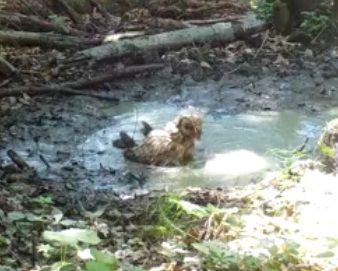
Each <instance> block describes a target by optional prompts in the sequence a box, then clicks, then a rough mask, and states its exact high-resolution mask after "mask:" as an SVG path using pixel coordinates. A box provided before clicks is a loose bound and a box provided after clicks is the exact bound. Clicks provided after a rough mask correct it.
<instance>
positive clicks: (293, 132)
mask: <svg viewBox="0 0 338 271" xmlns="http://www.w3.org/2000/svg"><path fill="white" fill-rule="evenodd" d="M100 110H103V111H104V112H105V113H106V114H107V115H108V116H110V117H109V118H108V119H107V120H106V127H105V128H104V129H101V130H93V132H92V134H90V135H88V136H84V137H83V138H84V139H83V140H81V141H80V142H79V144H74V143H72V140H67V141H65V143H64V144H59V145H57V146H53V145H51V143H50V142H47V141H45V142H44V141H43V140H42V141H41V140H40V142H39V146H38V148H39V151H38V152H37V153H36V154H35V155H30V156H29V155H28V154H27V152H26V149H27V146H28V145H31V146H35V145H36V144H35V143H34V142H33V141H32V142H31V143H29V142H24V143H23V144H21V145H14V146H13V148H14V149H15V150H16V151H18V152H19V153H20V154H22V155H23V156H25V157H27V159H28V160H27V161H29V162H30V163H31V164H32V165H34V166H35V167H37V168H38V169H39V171H40V173H46V167H45V165H44V164H43V163H42V162H41V161H40V160H39V158H38V154H43V155H44V156H45V157H46V158H47V159H48V160H49V162H50V163H51V166H52V168H53V169H54V172H56V171H57V170H58V169H60V168H62V167H64V166H67V165H70V164H74V163H75V164H77V165H80V168H81V169H82V170H83V171H85V172H87V173H88V174H84V177H83V178H86V179H88V181H90V182H91V183H92V184H93V187H95V188H106V187H110V188H114V189H117V190H118V189H119V188H121V187H125V186H126V184H125V183H121V182H118V181H116V178H114V177H113V176H112V175H110V174H107V172H106V173H105V174H103V175H102V174H101V173H102V169H105V170H107V169H109V168H112V169H116V170H117V171H119V172H121V171H122V172H123V171H124V170H125V171H126V172H127V171H130V172H133V173H135V174H137V175H140V174H142V175H143V176H145V177H146V179H147V182H146V183H145V187H146V188H150V189H157V188H163V187H186V186H232V185H241V184H246V183H249V182H252V181H255V180H257V179H258V177H260V176H261V175H262V174H263V173H264V172H266V171H269V170H274V169H276V168H278V166H279V162H280V161H279V160H278V159H277V158H276V156H275V154H274V151H273V150H275V149H289V150H291V149H294V148H296V147H297V146H299V145H301V144H303V142H304V140H305V138H306V137H309V138H310V143H309V146H311V144H313V143H314V140H315V139H316V138H317V136H318V134H319V132H320V130H321V129H322V127H323V125H324V124H325V121H327V120H330V119H332V118H334V117H337V116H338V108H336V109H332V110H330V111H326V112H321V113H320V114H318V113H316V114H311V115H305V114H304V113H300V112H296V111H284V112H261V113H254V112H252V113H245V114H239V115H226V116H224V115H221V114H220V115H209V114H208V113H207V111H208V110H207V109H206V108H201V110H202V111H204V112H205V115H204V117H203V120H204V126H203V135H202V138H201V140H200V141H199V142H198V143H197V149H196V160H197V161H196V162H195V163H194V164H193V165H190V166H187V167H181V168H161V167H150V166H145V165H139V164H135V163H131V162H128V161H125V160H124V158H123V156H122V153H121V150H119V149H115V148H114V147H113V146H112V143H111V142H112V139H115V138H117V137H118V133H119V131H120V130H124V131H126V132H128V133H129V134H130V135H133V136H134V137H135V138H136V139H138V140H141V138H142V136H141V134H140V132H139V125H138V121H140V120H145V121H148V122H149V123H150V124H152V125H153V126H154V127H158V128H161V127H163V126H164V125H165V123H166V122H167V121H170V120H172V119H173V117H174V116H175V115H176V114H177V112H179V111H180V108H177V107H175V106H173V105H168V104H159V103H137V104H134V103H121V104H119V105H117V106H107V107H104V108H101V109H100ZM74 117H78V118H80V119H81V118H85V116H83V115H82V116H74ZM81 121H82V122H85V121H86V120H85V119H82V120H81ZM53 129H55V131H53ZM63 129H65V128H63ZM52 132H55V133H57V134H59V133H60V129H58V127H57V126H56V127H55V128H51V133H52ZM78 136H79V135H77V134H74V138H75V137H78ZM60 138H61V139H62V135H61V136H60ZM73 142H76V141H73ZM65 150H67V152H68V153H70V157H69V158H67V159H64V161H63V162H62V163H60V162H55V163H54V162H53V161H54V160H55V159H53V156H55V153H56V152H57V151H59V154H60V151H65ZM55 161H56V160H55ZM48 174H50V173H48ZM48 174H46V175H48ZM115 177H116V176H115Z"/></svg>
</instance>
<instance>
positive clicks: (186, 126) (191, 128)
mask: <svg viewBox="0 0 338 271" xmlns="http://www.w3.org/2000/svg"><path fill="white" fill-rule="evenodd" d="M184 128H185V129H187V130H193V129H194V127H193V126H192V124H190V123H188V124H185V125H184Z"/></svg>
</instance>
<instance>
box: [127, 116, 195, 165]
mask: <svg viewBox="0 0 338 271" xmlns="http://www.w3.org/2000/svg"><path fill="white" fill-rule="evenodd" d="M145 127H146V129H144V128H145ZM143 131H146V132H144V135H145V138H144V140H143V142H142V143H141V144H140V145H137V146H131V147H127V148H126V149H125V150H124V152H123V155H124V157H125V158H126V159H128V160H130V161H134V162H138V163H142V164H147V165H155V166H167V167H169V166H182V165H186V164H187V163H189V162H190V161H191V160H192V159H193V151H194V148H195V140H196V139H199V138H200V137H201V134H202V119H201V117H200V115H199V114H197V113H195V112H193V113H191V112H190V113H182V114H180V115H178V116H177V117H176V118H175V119H174V120H173V121H171V122H169V123H167V125H166V126H165V128H164V129H162V130H160V129H153V128H152V127H151V126H150V125H148V124H147V123H145V124H143Z"/></svg>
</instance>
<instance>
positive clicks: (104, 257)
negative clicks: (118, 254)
mask: <svg viewBox="0 0 338 271" xmlns="http://www.w3.org/2000/svg"><path fill="white" fill-rule="evenodd" d="M90 253H91V254H92V255H93V257H94V258H95V260H96V261H98V262H101V263H104V264H107V265H109V266H111V267H112V268H114V269H116V268H117V260H116V258H115V256H114V255H109V254H108V253H104V252H102V251H99V250H97V249H92V250H91V251H90Z"/></svg>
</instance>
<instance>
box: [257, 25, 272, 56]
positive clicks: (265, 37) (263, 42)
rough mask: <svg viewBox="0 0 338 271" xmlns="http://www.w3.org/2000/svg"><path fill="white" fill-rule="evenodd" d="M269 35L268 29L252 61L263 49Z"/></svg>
mask: <svg viewBox="0 0 338 271" xmlns="http://www.w3.org/2000/svg"><path fill="white" fill-rule="evenodd" d="M269 33H270V31H269V29H268V30H267V31H266V32H265V36H264V39H263V41H262V44H261V46H260V47H259V48H258V50H257V52H256V54H255V56H254V59H255V58H257V56H258V55H259V53H260V52H261V51H262V50H263V47H264V45H265V43H266V41H267V40H268V38H269Z"/></svg>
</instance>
